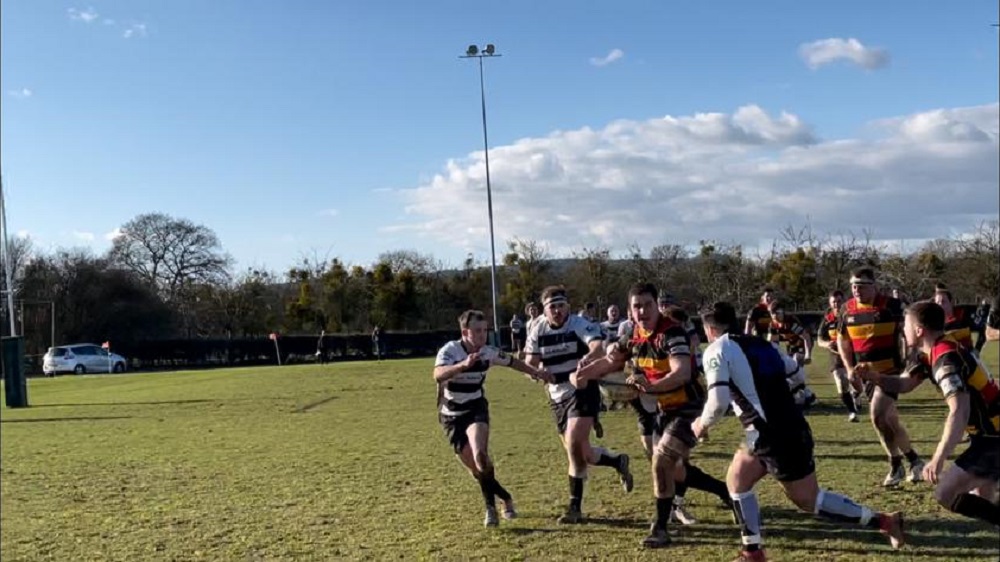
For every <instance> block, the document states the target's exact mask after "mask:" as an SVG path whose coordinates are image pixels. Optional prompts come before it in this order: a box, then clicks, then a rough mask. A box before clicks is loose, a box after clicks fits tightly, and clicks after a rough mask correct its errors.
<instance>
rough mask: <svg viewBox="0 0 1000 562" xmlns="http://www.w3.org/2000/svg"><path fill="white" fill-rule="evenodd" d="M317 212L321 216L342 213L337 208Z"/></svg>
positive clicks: (332, 215) (333, 215)
mask: <svg viewBox="0 0 1000 562" xmlns="http://www.w3.org/2000/svg"><path fill="white" fill-rule="evenodd" d="M317 214H318V215H319V216H321V217H335V216H337V215H339V214H340V211H338V210H337V209H323V210H322V211H320V212H319V213H317Z"/></svg>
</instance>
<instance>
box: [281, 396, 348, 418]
mask: <svg viewBox="0 0 1000 562" xmlns="http://www.w3.org/2000/svg"><path fill="white" fill-rule="evenodd" d="M336 399H337V397H336V396H327V397H326V398H324V399H322V400H317V401H315V402H310V403H309V404H306V405H305V406H301V407H299V408H295V409H294V410H292V413H293V414H302V413H305V412H308V411H309V410H312V409H313V408H318V407H320V406H322V405H323V404H326V403H327V402H332V401H333V400H336Z"/></svg>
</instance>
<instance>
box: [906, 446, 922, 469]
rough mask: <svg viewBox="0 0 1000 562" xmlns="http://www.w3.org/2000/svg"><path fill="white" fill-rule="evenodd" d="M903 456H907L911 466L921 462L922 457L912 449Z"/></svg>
mask: <svg viewBox="0 0 1000 562" xmlns="http://www.w3.org/2000/svg"><path fill="white" fill-rule="evenodd" d="M903 454H904V455H906V461H907V462H909V463H910V466H913V463H915V462H919V461H920V455H918V454H917V452H916V451H914V450H913V449H910V450H909V451H907V452H905V453H903Z"/></svg>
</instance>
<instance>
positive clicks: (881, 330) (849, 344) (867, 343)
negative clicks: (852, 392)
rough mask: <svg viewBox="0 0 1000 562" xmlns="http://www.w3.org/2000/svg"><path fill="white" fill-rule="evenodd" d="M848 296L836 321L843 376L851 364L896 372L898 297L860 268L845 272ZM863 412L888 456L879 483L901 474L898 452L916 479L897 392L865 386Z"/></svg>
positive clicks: (917, 466)
mask: <svg viewBox="0 0 1000 562" xmlns="http://www.w3.org/2000/svg"><path fill="white" fill-rule="evenodd" d="M851 293H852V295H853V297H852V298H850V299H848V301H847V302H846V303H844V306H843V307H841V309H840V317H839V319H838V323H837V345H838V347H839V349H840V357H841V359H843V361H844V366H845V367H846V369H847V379H848V380H849V381H852V382H853V381H854V380H855V378H856V377H855V375H854V369H855V367H856V366H858V365H859V364H864V365H865V369H869V370H873V371H877V372H878V373H881V374H883V375H898V374H899V373H900V371H901V368H902V358H901V357H900V350H899V338H900V331H901V324H902V320H903V307H902V304H901V303H900V302H899V300H897V299H894V298H892V297H887V296H885V295H881V294H879V291H878V287H877V286H876V284H875V271H874V270H873V269H872V268H870V267H860V268H858V269H855V270H854V271H853V272H852V273H851ZM865 393H866V394H867V395H868V400H869V406H870V408H869V412H870V414H871V420H872V425H874V426H875V433H877V434H878V437H879V441H880V442H881V443H882V447H883V448H884V449H885V451H886V453H887V454H888V455H889V466H890V469H889V474H888V475H886V477H885V480H884V481H883V482H882V485H883V486H887V487H888V486H897V485H899V483H900V482H902V481H903V479H904V478H905V477H907V474H906V471H905V470H904V469H903V457H904V456H905V457H906V459H907V460H908V461H909V462H910V473H909V480H910V481H911V482H917V481H920V480H921V478H922V476H921V474H922V472H923V468H924V463H923V461H922V460H920V455H918V454H917V453H916V451H914V450H913V448H912V447H911V446H910V435H909V433H907V431H906V428H905V427H903V423H902V422H901V421H900V420H899V411H898V409H897V408H896V398H897V396H896V395H895V394H893V393H892V392H889V391H886V390H883V389H882V388H880V387H877V386H873V385H866V388H865Z"/></svg>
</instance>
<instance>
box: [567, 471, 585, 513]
mask: <svg viewBox="0 0 1000 562" xmlns="http://www.w3.org/2000/svg"><path fill="white" fill-rule="evenodd" d="M582 505H583V478H576V477H573V476H570V477H569V508H570V509H571V510H573V511H583V509H582Z"/></svg>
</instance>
